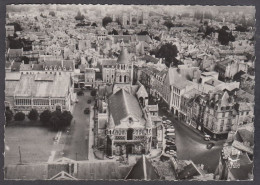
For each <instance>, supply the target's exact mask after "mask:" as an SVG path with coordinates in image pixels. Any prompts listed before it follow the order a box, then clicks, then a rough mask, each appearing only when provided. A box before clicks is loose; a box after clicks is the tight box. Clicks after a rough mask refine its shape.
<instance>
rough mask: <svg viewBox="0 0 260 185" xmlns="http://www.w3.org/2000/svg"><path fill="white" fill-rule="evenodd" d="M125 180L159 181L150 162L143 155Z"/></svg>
mask: <svg viewBox="0 0 260 185" xmlns="http://www.w3.org/2000/svg"><path fill="white" fill-rule="evenodd" d="M125 179H135V180H157V179H160V176H159V175H158V173H157V171H156V170H155V168H154V167H153V165H152V164H151V162H150V161H149V160H148V159H147V158H146V157H145V156H144V155H143V156H142V157H141V158H140V159H139V160H138V161H137V162H136V164H135V165H134V166H133V168H132V169H131V171H130V172H129V173H128V175H127V176H126V178H125Z"/></svg>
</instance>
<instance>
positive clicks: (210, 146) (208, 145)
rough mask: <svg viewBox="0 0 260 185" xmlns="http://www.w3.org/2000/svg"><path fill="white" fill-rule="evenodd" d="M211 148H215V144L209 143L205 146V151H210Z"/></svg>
mask: <svg viewBox="0 0 260 185" xmlns="http://www.w3.org/2000/svg"><path fill="white" fill-rule="evenodd" d="M213 146H215V144H214V143H212V142H210V143H208V144H207V149H211V148H213Z"/></svg>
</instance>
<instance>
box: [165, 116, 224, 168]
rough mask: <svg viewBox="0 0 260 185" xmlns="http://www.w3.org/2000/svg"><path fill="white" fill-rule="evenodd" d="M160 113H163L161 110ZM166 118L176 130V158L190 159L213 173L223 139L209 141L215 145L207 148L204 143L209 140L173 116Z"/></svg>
mask: <svg viewBox="0 0 260 185" xmlns="http://www.w3.org/2000/svg"><path fill="white" fill-rule="evenodd" d="M160 114H161V115H165V114H164V113H163V112H160ZM168 119H170V120H171V121H172V123H173V124H174V127H175V131H176V147H177V158H178V159H179V160H192V161H193V162H194V163H195V164H203V165H204V169H205V170H208V172H210V173H214V172H215V170H216V167H217V164H218V161H219V157H220V152H221V149H222V146H223V143H224V142H225V141H224V140H220V141H210V142H213V143H214V144H215V146H214V147H213V148H212V149H207V148H206V145H207V143H208V142H209V141H205V140H204V138H203V137H202V136H201V135H199V134H198V133H196V132H194V131H193V130H192V129H191V128H189V127H188V126H186V125H184V124H183V123H181V122H180V121H178V120H176V119H174V118H173V117H168Z"/></svg>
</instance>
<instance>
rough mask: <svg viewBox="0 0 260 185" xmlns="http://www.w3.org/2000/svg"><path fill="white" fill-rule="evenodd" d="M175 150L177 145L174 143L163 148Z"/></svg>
mask: <svg viewBox="0 0 260 185" xmlns="http://www.w3.org/2000/svg"><path fill="white" fill-rule="evenodd" d="M166 149H167V150H177V147H176V145H174V144H172V145H166V148H165V150H166Z"/></svg>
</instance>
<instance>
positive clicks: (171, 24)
mask: <svg viewBox="0 0 260 185" xmlns="http://www.w3.org/2000/svg"><path fill="white" fill-rule="evenodd" d="M163 25H164V26H166V27H167V28H168V29H171V27H174V24H173V23H172V22H171V21H165V22H164V24H163Z"/></svg>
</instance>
